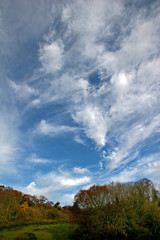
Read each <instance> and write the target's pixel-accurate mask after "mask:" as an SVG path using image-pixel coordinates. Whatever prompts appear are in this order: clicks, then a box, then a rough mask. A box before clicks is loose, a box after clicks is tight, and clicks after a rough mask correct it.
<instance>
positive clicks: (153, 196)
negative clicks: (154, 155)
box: [72, 179, 160, 240]
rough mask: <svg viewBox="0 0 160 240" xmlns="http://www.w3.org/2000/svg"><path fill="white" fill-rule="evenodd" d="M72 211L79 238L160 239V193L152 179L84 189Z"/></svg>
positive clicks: (95, 239)
mask: <svg viewBox="0 0 160 240" xmlns="http://www.w3.org/2000/svg"><path fill="white" fill-rule="evenodd" d="M72 213H73V215H72V217H73V219H74V221H77V223H78V224H79V229H78V231H77V234H76V236H75V239H76V240H81V239H86V240H111V239H112V240H121V239H122V240H135V239H136V240H160V193H159V192H158V191H157V190H156V189H155V187H154V184H153V183H152V182H151V181H150V180H148V179H142V180H140V181H137V182H134V183H128V184H121V183H114V182H111V183H109V184H107V185H103V186H98V185H94V186H92V187H90V188H89V189H88V190H80V191H79V192H78V193H77V194H76V195H75V199H74V205H73V207H72Z"/></svg>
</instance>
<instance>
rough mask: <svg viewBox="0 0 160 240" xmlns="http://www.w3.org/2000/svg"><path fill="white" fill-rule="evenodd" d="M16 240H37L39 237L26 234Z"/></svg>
mask: <svg viewBox="0 0 160 240" xmlns="http://www.w3.org/2000/svg"><path fill="white" fill-rule="evenodd" d="M15 240H37V237H36V235H35V234H34V233H31V232H25V233H24V234H21V235H19V236H17V237H16V238H15Z"/></svg>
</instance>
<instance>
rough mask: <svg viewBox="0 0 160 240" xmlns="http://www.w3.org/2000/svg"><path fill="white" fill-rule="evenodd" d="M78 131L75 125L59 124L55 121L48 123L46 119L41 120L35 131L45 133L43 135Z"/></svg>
mask: <svg viewBox="0 0 160 240" xmlns="http://www.w3.org/2000/svg"><path fill="white" fill-rule="evenodd" d="M74 131H76V128H75V127H69V126H58V125H55V124H54V123H52V124H51V123H47V122H46V120H41V122H40V123H39V125H38V126H37V129H36V130H35V132H34V133H36V134H43V135H49V136H56V135H61V134H65V133H69V132H74Z"/></svg>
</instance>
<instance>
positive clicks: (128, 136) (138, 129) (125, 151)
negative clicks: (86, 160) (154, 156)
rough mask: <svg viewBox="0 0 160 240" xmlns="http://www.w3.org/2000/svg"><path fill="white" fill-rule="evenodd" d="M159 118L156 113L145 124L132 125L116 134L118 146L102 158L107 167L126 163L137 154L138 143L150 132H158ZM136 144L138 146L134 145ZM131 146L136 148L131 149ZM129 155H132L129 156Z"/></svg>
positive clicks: (110, 167)
mask: <svg viewBox="0 0 160 240" xmlns="http://www.w3.org/2000/svg"><path fill="white" fill-rule="evenodd" d="M159 118H160V116H159V115H157V116H155V117H154V118H153V120H152V121H151V122H150V123H149V124H146V125H138V126H133V127H132V128H129V129H125V132H124V133H122V134H121V135H120V136H119V139H118V136H117V140H118V142H119V146H118V147H117V148H115V149H114V150H113V151H112V152H111V154H109V155H107V156H105V155H104V158H105V160H106V163H107V167H109V169H110V170H113V169H115V168H117V167H119V166H120V165H121V164H126V163H128V162H129V161H131V160H132V159H134V158H135V157H136V156H137V155H138V151H139V148H140V145H141V144H142V143H143V141H144V140H145V139H147V138H148V137H149V136H150V135H151V134H153V133H156V132H158V129H159V127H160V126H159ZM137 144H139V145H138V147H136V146H137ZM133 147H136V149H135V150H134V151H133ZM130 155H131V156H132V157H130Z"/></svg>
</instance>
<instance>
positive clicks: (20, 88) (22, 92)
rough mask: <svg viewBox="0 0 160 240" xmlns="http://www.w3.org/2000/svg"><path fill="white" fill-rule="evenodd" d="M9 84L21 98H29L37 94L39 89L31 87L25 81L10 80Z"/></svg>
mask: <svg viewBox="0 0 160 240" xmlns="http://www.w3.org/2000/svg"><path fill="white" fill-rule="evenodd" d="M9 84H10V86H11V88H12V89H13V90H14V92H15V94H16V97H19V98H20V99H25V100H26V99H27V98H29V97H31V96H34V95H36V94H37V91H36V90H35V89H34V88H32V87H30V86H29V85H27V84H25V83H22V84H17V83H15V82H13V81H11V80H10V81H9Z"/></svg>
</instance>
